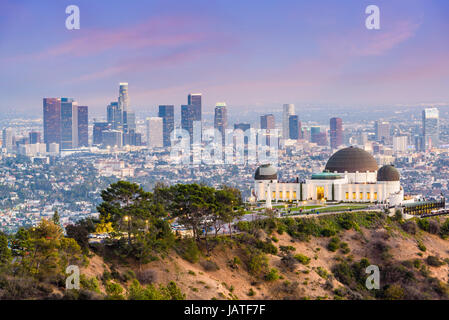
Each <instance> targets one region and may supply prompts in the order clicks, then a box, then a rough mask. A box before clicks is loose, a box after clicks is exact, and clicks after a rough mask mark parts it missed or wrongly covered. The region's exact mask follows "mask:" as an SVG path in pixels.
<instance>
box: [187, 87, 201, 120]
mask: <svg viewBox="0 0 449 320" xmlns="http://www.w3.org/2000/svg"><path fill="white" fill-rule="evenodd" d="M201 100H202V95H201V93H190V94H189V96H188V97H187V104H188V105H191V106H193V108H192V111H193V117H194V119H193V121H201V114H202V102H201Z"/></svg>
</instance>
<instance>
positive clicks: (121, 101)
mask: <svg viewBox="0 0 449 320" xmlns="http://www.w3.org/2000/svg"><path fill="white" fill-rule="evenodd" d="M119 86H120V87H119V97H118V108H119V109H120V110H121V112H123V116H122V121H123V122H122V123H123V131H124V132H127V131H128V108H129V96H128V83H127V82H121V83H120V85H119Z"/></svg>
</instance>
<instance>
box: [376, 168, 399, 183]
mask: <svg viewBox="0 0 449 320" xmlns="http://www.w3.org/2000/svg"><path fill="white" fill-rule="evenodd" d="M400 178H401V176H400V174H399V171H398V170H397V169H396V168H395V167H393V166H390V165H385V166H383V167H382V168H380V169H379V171H378V172H377V181H399V180H400Z"/></svg>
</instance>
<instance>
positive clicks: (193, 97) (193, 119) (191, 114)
mask: <svg viewBox="0 0 449 320" xmlns="http://www.w3.org/2000/svg"><path fill="white" fill-rule="evenodd" d="M201 100H202V95H201V93H190V94H189V95H188V97H187V103H188V104H187V105H182V106H181V127H182V129H184V130H186V131H188V132H189V135H190V142H191V143H192V142H193V140H194V139H193V134H194V130H193V127H194V126H197V127H198V130H199V139H200V141H201V137H202V133H201V130H202V126H201V119H202V101H201Z"/></svg>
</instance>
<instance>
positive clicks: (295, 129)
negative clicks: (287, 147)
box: [288, 115, 300, 140]
mask: <svg viewBox="0 0 449 320" xmlns="http://www.w3.org/2000/svg"><path fill="white" fill-rule="evenodd" d="M299 123H300V122H299V117H298V116H297V115H290V116H289V117H288V138H289V139H292V140H298V139H299Z"/></svg>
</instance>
